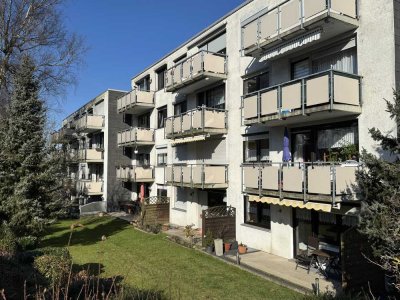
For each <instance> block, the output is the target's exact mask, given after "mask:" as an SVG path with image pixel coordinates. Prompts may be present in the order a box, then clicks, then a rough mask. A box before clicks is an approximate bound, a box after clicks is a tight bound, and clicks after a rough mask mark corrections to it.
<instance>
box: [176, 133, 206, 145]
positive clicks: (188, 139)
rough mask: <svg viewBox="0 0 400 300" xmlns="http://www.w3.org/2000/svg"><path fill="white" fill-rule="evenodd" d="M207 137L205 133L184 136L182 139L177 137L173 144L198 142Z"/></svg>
mask: <svg viewBox="0 0 400 300" xmlns="http://www.w3.org/2000/svg"><path fill="white" fill-rule="evenodd" d="M205 139H206V136H205V135H199V136H191V137H186V138H182V139H176V140H173V141H172V142H171V143H172V145H177V144H185V143H192V142H197V141H204V140H205Z"/></svg>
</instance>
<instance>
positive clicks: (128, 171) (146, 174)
mask: <svg viewBox="0 0 400 300" xmlns="http://www.w3.org/2000/svg"><path fill="white" fill-rule="evenodd" d="M116 169H117V179H119V180H122V181H132V182H149V181H154V168H153V167H152V166H148V167H139V166H119V167H117V168H116Z"/></svg>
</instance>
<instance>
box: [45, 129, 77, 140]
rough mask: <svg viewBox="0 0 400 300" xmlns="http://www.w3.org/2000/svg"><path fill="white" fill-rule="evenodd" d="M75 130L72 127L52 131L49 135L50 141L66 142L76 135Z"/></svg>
mask: <svg viewBox="0 0 400 300" xmlns="http://www.w3.org/2000/svg"><path fill="white" fill-rule="evenodd" d="M74 133H75V130H74V129H72V128H61V129H60V130H58V131H56V132H53V133H52V135H51V142H52V143H53V144H62V143H67V142H69V141H71V140H73V139H75V138H76V137H77V135H76V134H74Z"/></svg>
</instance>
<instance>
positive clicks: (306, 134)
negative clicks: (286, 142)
mask: <svg viewBox="0 0 400 300" xmlns="http://www.w3.org/2000/svg"><path fill="white" fill-rule="evenodd" d="M292 143H293V147H292V149H293V161H294V162H309V161H312V158H313V156H314V155H315V153H314V152H313V149H314V147H313V143H312V134H311V130H307V131H303V132H298V133H294V134H292Z"/></svg>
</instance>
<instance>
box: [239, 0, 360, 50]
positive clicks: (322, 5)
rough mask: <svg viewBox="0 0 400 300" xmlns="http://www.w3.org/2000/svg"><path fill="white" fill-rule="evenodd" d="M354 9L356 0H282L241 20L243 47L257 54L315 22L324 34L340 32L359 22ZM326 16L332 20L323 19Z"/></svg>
mask: <svg viewBox="0 0 400 300" xmlns="http://www.w3.org/2000/svg"><path fill="white" fill-rule="evenodd" d="M357 9H358V8H357V0H288V1H284V2H283V3H281V4H279V5H278V6H276V7H274V8H272V9H270V10H268V11H266V12H265V13H263V14H257V15H255V16H254V17H251V18H249V19H248V20H247V21H245V22H244V23H242V50H243V51H244V54H245V55H257V54H260V53H262V49H266V48H268V47H272V46H275V45H276V44H278V43H281V42H282V40H288V39H289V38H295V37H296V36H298V35H300V34H304V32H305V31H304V29H308V30H309V31H310V29H313V28H318V26H321V27H322V28H323V35H326V36H327V37H332V36H334V35H339V34H342V33H344V32H347V31H349V30H351V29H354V28H356V27H357V26H358V24H357V23H358V22H357V16H358V13H357ZM327 18H330V21H331V22H325V21H326V19H327Z"/></svg>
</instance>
